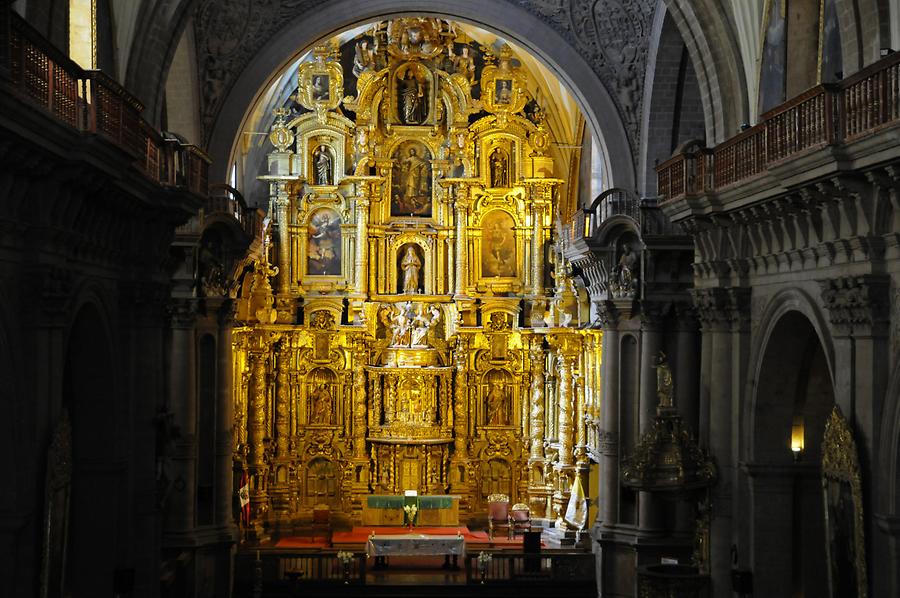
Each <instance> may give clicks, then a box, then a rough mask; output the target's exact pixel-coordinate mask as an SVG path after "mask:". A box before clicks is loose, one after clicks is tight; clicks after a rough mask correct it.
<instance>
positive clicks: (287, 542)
mask: <svg viewBox="0 0 900 598" xmlns="http://www.w3.org/2000/svg"><path fill="white" fill-rule="evenodd" d="M330 546H331V545H330V544H329V543H328V541H327V540H325V539H323V538H318V537H317V538H305V537H303V536H288V537H287V538H281V539H280V540H278V542H276V543H275V548H309V549H310V550H320V549H323V548H329V547H330Z"/></svg>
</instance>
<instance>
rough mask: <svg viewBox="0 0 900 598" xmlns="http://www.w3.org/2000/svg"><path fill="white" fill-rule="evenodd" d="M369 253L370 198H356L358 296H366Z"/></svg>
mask: <svg viewBox="0 0 900 598" xmlns="http://www.w3.org/2000/svg"><path fill="white" fill-rule="evenodd" d="M368 251H369V198H368V197H357V198H356V263H355V266H356V289H355V290H356V294H357V295H365V294H366V280H367V279H368V268H367V266H368V259H367V258H368Z"/></svg>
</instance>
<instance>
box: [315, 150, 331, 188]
mask: <svg viewBox="0 0 900 598" xmlns="http://www.w3.org/2000/svg"><path fill="white" fill-rule="evenodd" d="M310 174H311V175H312V176H311V180H310V182H311V183H312V184H313V185H333V184H334V156H333V155H332V152H331V148H330V147H328V146H327V145H324V144H323V145H320V146H319V147H317V148H316V149H315V150H313V152H312V168H311V169H310Z"/></svg>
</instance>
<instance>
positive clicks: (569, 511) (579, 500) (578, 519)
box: [566, 475, 588, 530]
mask: <svg viewBox="0 0 900 598" xmlns="http://www.w3.org/2000/svg"><path fill="white" fill-rule="evenodd" d="M587 512H588V508H587V500H586V499H585V497H584V488H582V487H581V476H579V475H576V476H575V483H574V484H572V491H571V493H570V494H569V505H568V506H567V507H566V523H568V524H569V525H571V526H572V527H574V528H575V529H579V530H580V529H584V524H585V523H586V522H587Z"/></svg>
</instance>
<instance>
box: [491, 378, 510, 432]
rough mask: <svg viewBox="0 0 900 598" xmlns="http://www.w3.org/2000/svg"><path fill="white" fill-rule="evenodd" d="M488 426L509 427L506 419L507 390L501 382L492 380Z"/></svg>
mask: <svg viewBox="0 0 900 598" xmlns="http://www.w3.org/2000/svg"><path fill="white" fill-rule="evenodd" d="M487 407H488V421H487V423H488V425H489V426H505V425H508V423H509V422H508V421H507V417H506V390H505V389H504V387H503V384H502V383H501V382H500V381H499V380H496V379H495V380H491V382H490V386H489V390H488V395H487Z"/></svg>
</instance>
